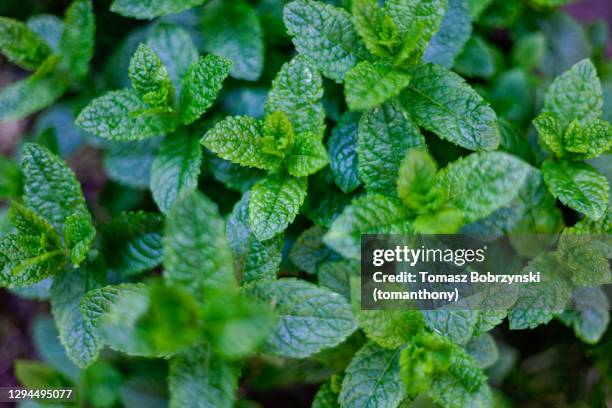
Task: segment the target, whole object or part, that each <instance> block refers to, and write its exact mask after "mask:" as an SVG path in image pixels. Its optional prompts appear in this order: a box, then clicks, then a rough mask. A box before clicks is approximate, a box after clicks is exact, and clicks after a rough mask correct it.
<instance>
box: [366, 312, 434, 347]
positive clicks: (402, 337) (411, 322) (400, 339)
mask: <svg viewBox="0 0 612 408" xmlns="http://www.w3.org/2000/svg"><path fill="white" fill-rule="evenodd" d="M357 320H358V321H359V327H360V328H361V330H363V331H364V333H365V334H366V336H368V338H369V339H370V340H372V341H373V342H375V343H376V344H377V345H379V346H381V347H385V348H388V349H392V350H395V349H397V348H398V347H401V346H402V345H404V344H406V343H407V342H408V341H409V340H410V339H412V338H413V337H414V336H416V335H417V334H418V333H420V332H421V331H422V330H423V329H424V327H425V325H424V324H423V316H422V315H421V311H419V310H361V311H360V312H359V313H358V314H357Z"/></svg>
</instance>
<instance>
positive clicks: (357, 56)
mask: <svg viewBox="0 0 612 408" xmlns="http://www.w3.org/2000/svg"><path fill="white" fill-rule="evenodd" d="M283 21H284V22H285V27H287V31H288V32H289V35H291V36H292V37H293V38H292V40H293V44H294V45H295V48H296V49H297V50H298V52H299V53H301V54H304V55H306V56H308V57H310V58H311V59H312V61H313V62H314V63H315V64H316V66H317V68H318V69H319V70H321V72H322V73H323V75H325V76H327V77H329V78H331V79H333V80H334V81H336V82H341V81H342V80H343V79H344V75H345V74H346V72H347V71H348V70H350V69H351V68H353V67H354V66H355V65H356V64H357V62H359V60H362V59H367V58H368V57H369V55H368V52H367V50H366V49H365V47H364V45H363V43H362V42H361V39H360V38H359V36H358V35H357V32H356V31H355V28H354V27H353V24H352V21H351V15H350V14H349V13H348V12H347V11H345V10H343V9H341V8H339V7H334V6H332V5H329V4H324V3H322V2H320V1H315V0H297V1H293V2H291V3H289V4H288V5H287V6H285V9H284V19H283Z"/></svg>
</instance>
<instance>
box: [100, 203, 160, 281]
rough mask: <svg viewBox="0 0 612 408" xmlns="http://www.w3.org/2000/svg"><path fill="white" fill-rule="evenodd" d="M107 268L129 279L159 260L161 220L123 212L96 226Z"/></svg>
mask: <svg viewBox="0 0 612 408" xmlns="http://www.w3.org/2000/svg"><path fill="white" fill-rule="evenodd" d="M100 234H101V236H102V246H103V249H102V250H103V254H104V255H105V259H106V261H107V263H108V266H109V269H111V270H113V271H114V272H115V273H116V274H119V276H130V275H135V274H138V273H140V272H143V271H146V270H148V269H151V268H154V267H156V266H157V265H159V264H160V263H161V261H162V218H161V217H160V215H159V214H155V213H146V212H142V211H140V212H126V213H121V214H119V215H118V216H116V217H115V218H113V219H112V220H111V221H110V222H109V223H108V224H104V225H102V226H101V227H100Z"/></svg>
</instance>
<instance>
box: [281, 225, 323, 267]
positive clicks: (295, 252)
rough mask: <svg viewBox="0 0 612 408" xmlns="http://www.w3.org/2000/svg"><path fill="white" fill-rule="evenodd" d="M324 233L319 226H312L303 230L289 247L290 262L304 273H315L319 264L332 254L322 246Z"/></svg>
mask: <svg viewBox="0 0 612 408" xmlns="http://www.w3.org/2000/svg"><path fill="white" fill-rule="evenodd" d="M326 231H327V230H326V229H325V228H324V227H321V226H320V225H313V226H312V227H310V228H308V229H306V230H304V231H303V232H302V233H301V234H300V235H299V236H298V237H297V239H296V240H295V242H294V243H293V245H292V246H291V252H289V259H291V262H293V263H294V265H295V266H297V267H298V268H300V269H301V270H303V271H304V272H307V273H310V274H315V273H317V267H318V265H319V263H320V262H321V261H323V260H325V259H326V258H329V257H330V256H331V254H332V251H331V250H330V249H329V248H327V247H326V246H325V245H324V244H323V235H325V232H326Z"/></svg>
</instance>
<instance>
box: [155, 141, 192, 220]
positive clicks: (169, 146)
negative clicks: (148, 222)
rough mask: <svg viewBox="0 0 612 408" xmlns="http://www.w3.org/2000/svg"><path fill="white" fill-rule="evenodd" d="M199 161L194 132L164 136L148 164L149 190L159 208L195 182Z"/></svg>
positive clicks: (169, 203) (166, 209)
mask: <svg viewBox="0 0 612 408" xmlns="http://www.w3.org/2000/svg"><path fill="white" fill-rule="evenodd" d="M201 164H202V148H201V146H200V140H199V138H198V137H197V136H195V135H185V134H181V133H178V134H174V135H170V136H168V137H166V138H165V139H164V141H163V142H162V144H161V145H160V147H159V150H158V151H157V154H156V155H155V160H153V165H152V167H151V193H152V194H153V199H154V200H155V202H156V203H157V206H158V207H159V209H160V210H161V211H162V212H166V211H168V209H169V208H170V207H171V206H172V204H174V202H175V201H176V200H177V199H178V198H179V197H181V196H183V195H184V194H186V193H187V192H189V191H192V190H194V189H195V188H196V187H197V186H198V175H199V174H200V165H201Z"/></svg>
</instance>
